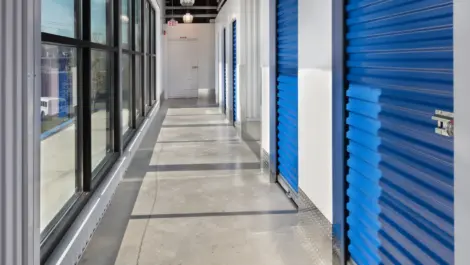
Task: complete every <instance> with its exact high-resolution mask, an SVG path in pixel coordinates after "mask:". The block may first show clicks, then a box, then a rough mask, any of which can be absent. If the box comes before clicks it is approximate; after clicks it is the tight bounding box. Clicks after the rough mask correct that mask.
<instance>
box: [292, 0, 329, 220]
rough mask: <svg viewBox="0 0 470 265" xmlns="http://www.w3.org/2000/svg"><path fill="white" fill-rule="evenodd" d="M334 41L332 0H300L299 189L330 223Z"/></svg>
mask: <svg viewBox="0 0 470 265" xmlns="http://www.w3.org/2000/svg"><path fill="white" fill-rule="evenodd" d="M331 39H332V0H299V114H298V115H299V125H298V126H299V187H300V188H301V189H302V190H303V191H304V192H305V194H306V195H307V196H308V197H309V198H310V199H311V200H312V202H313V203H314V204H315V205H316V206H317V207H318V209H319V210H320V211H321V212H322V213H323V215H325V217H326V218H328V220H330V221H332V220H333V214H332V212H333V209H332V208H333V197H332V193H333V191H332V178H333V175H332V152H333V150H332V126H333V125H332V84H331V82H332V42H331Z"/></svg>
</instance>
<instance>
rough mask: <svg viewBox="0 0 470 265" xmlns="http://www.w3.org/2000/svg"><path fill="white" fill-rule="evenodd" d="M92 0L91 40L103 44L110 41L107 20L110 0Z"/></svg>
mask: <svg viewBox="0 0 470 265" xmlns="http://www.w3.org/2000/svg"><path fill="white" fill-rule="evenodd" d="M89 1H91V41H92V42H96V43H101V44H106V43H107V42H108V38H107V34H106V33H107V32H106V28H107V21H108V12H107V8H108V2H109V0H89Z"/></svg>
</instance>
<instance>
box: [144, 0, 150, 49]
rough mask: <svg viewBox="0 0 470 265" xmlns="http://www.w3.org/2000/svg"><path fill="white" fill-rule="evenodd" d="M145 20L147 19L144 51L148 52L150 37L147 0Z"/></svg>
mask: <svg viewBox="0 0 470 265" xmlns="http://www.w3.org/2000/svg"><path fill="white" fill-rule="evenodd" d="M144 21H145V24H144V25H145V32H144V51H145V52H146V53H149V43H148V39H149V37H148V36H149V34H148V32H149V28H150V27H149V3H148V2H147V1H145V13H144Z"/></svg>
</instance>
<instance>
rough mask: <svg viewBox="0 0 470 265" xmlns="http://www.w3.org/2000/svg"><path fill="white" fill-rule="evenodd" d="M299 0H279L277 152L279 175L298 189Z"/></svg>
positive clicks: (293, 188)
mask: <svg viewBox="0 0 470 265" xmlns="http://www.w3.org/2000/svg"><path fill="white" fill-rule="evenodd" d="M297 42H298V0H278V2H277V43H276V47H277V147H278V150H277V156H278V172H279V175H280V176H281V178H282V179H283V180H285V182H287V184H288V185H290V187H291V188H292V190H293V191H295V192H298V182H299V181H298V173H297V171H298V129H297V124H298V122H297V102H298V98H297V95H298V93H297V91H298V85H297V79H298V47H297V46H298V45H297Z"/></svg>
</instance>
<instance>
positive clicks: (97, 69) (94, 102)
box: [91, 50, 113, 177]
mask: <svg viewBox="0 0 470 265" xmlns="http://www.w3.org/2000/svg"><path fill="white" fill-rule="evenodd" d="M112 94H113V93H112V90H111V86H110V71H109V55H108V52H106V51H101V50H92V51H91V108H92V109H91V143H92V144H91V159H92V170H95V169H96V168H97V167H98V166H99V165H100V164H102V163H103V160H104V159H105V158H106V157H107V155H108V154H110V153H112V152H113V149H112V135H111V132H112V130H111V128H112V122H111V104H112V99H113V98H112ZM93 177H95V174H93Z"/></svg>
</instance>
